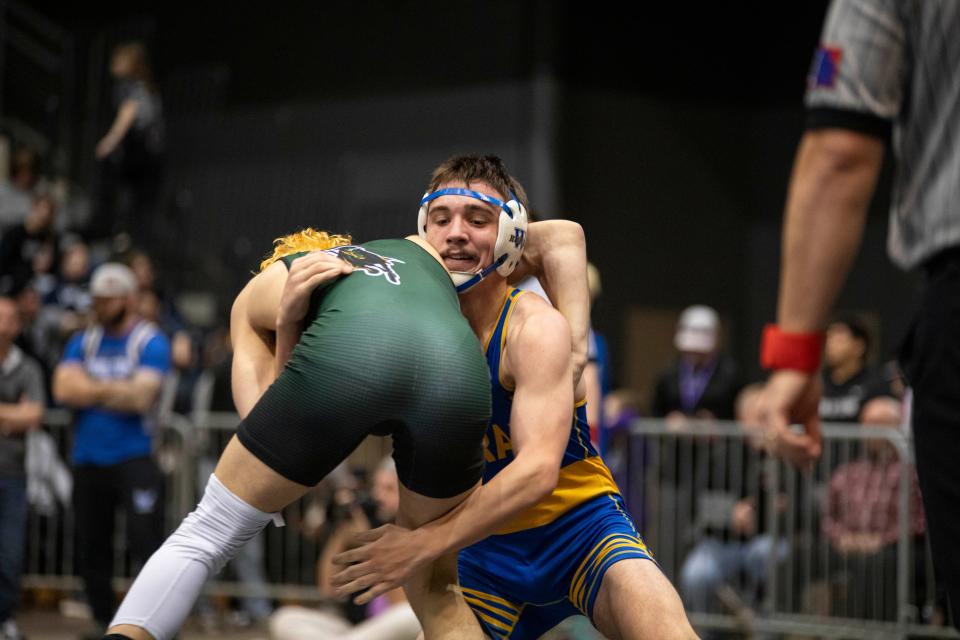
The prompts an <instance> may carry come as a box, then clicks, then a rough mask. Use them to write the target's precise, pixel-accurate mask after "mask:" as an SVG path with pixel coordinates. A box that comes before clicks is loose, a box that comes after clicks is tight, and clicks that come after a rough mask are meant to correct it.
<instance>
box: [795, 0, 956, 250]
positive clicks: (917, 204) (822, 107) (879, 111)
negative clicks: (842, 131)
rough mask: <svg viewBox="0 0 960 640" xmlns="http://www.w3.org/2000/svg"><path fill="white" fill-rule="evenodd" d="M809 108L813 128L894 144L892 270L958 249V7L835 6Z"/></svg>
mask: <svg viewBox="0 0 960 640" xmlns="http://www.w3.org/2000/svg"><path fill="white" fill-rule="evenodd" d="M806 104H807V108H808V113H809V118H808V127H810V128H821V127H841V128H848V129H853V130H856V131H861V132H864V133H867V134H873V135H877V136H880V137H884V138H887V137H891V136H892V137H891V142H892V149H893V152H894V156H895V158H896V171H895V178H894V180H895V182H894V188H893V194H892V199H891V212H890V235H889V239H888V249H889V252H890V257H891V258H892V259H893V261H894V262H896V263H897V264H899V265H900V266H902V267H904V268H910V267H913V266H915V265H917V264H919V263H921V262H923V261H924V260H926V259H927V258H930V257H931V256H933V255H934V254H936V253H937V252H939V251H941V250H943V249H945V248H948V247H953V246H958V245H960V0H834V2H833V3H832V4H831V6H830V10H829V12H828V13H827V20H826V23H825V25H824V29H823V34H822V36H821V42H820V47H819V48H818V49H817V52H816V54H815V56H814V61H813V65H812V68H811V71H810V77H809V82H808V88H807V96H806Z"/></svg>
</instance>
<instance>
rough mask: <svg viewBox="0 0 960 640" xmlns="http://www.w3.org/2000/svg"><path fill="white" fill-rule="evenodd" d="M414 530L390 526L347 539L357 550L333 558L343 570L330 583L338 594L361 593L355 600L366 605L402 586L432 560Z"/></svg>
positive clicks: (423, 542)
mask: <svg viewBox="0 0 960 640" xmlns="http://www.w3.org/2000/svg"><path fill="white" fill-rule="evenodd" d="M423 535H424V534H423V533H422V532H420V531H419V530H417V529H413V530H411V529H404V528H403V527H398V526H396V525H393V524H388V525H384V526H382V527H379V528H377V529H371V530H369V531H363V532H361V533H357V534H354V535H353V536H351V537H350V539H349V544H350V545H351V546H353V545H357V546H356V548H354V549H350V550H349V551H344V552H343V553H340V554H337V555H335V556H334V557H333V563H334V564H336V565H341V566H342V567H343V569H342V570H341V571H340V572H339V573H337V574H336V575H334V576H333V579H332V580H331V581H330V582H331V584H332V585H333V586H334V588H336V590H337V595H340V596H345V595H348V594H351V593H356V592H358V591H363V593H361V594H360V595H359V596H357V597H356V598H354V602H355V603H357V604H361V605H362V604H367V603H368V602H370V601H371V600H373V599H374V598H376V597H377V596H379V595H381V594H383V593H386V592H388V591H391V590H393V589H396V588H397V587H401V586H403V584H404V583H405V582H407V581H408V580H409V579H410V578H411V577H412V576H413V574H414V573H416V571H417V570H418V569H419V568H420V567H421V566H423V565H424V564H425V563H427V562H430V561H432V560H434V557H432V556H431V554H430V553H429V551H427V549H428V548H429V545H428V544H425V542H426V541H425V540H423V539H422V538H423Z"/></svg>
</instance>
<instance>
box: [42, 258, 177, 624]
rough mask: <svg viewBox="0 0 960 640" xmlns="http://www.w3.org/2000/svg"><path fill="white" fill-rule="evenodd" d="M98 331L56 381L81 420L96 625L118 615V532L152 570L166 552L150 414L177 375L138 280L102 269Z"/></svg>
mask: <svg viewBox="0 0 960 640" xmlns="http://www.w3.org/2000/svg"><path fill="white" fill-rule="evenodd" d="M90 293H91V295H92V296H93V309H94V316H95V319H96V323H95V324H93V325H92V326H91V327H90V328H88V329H87V330H85V331H83V332H80V333H78V334H77V335H75V336H73V338H71V339H70V341H69V342H68V343H67V347H66V349H65V351H64V354H63V359H62V360H61V361H60V363H59V364H58V365H57V368H56V370H55V371H54V376H53V396H54V398H55V400H56V401H57V402H58V403H60V404H62V405H66V406H68V407H70V408H72V409H74V410H75V412H76V413H75V421H74V429H75V433H74V446H73V454H72V455H73V464H74V509H75V512H76V518H77V532H78V541H79V546H78V548H79V550H80V558H79V559H80V574H81V576H82V578H83V580H84V586H85V588H86V593H87V599H88V601H89V602H90V606H91V608H92V609H93V615H94V619H95V620H96V621H97V623H98V625H100V626H101V627H103V628H104V629H105V628H106V625H107V623H109V621H110V619H111V617H112V616H113V611H114V605H115V600H114V594H113V589H112V587H111V584H110V581H111V578H112V576H113V557H114V549H113V529H114V522H113V519H114V513H115V511H116V509H117V507H120V508H122V509H123V510H124V511H125V513H126V522H127V547H128V548H129V550H130V551H131V552H132V554H133V556H134V558H135V560H136V561H141V562H142V561H145V560H146V559H147V558H148V557H150V555H151V554H152V553H153V552H154V551H155V550H156V548H157V547H158V546H159V545H160V543H161V542H162V531H163V477H162V475H161V473H160V470H159V469H158V468H157V466H156V464H155V463H154V461H153V459H152V458H151V457H150V452H151V446H152V437H151V411H152V410H153V408H154V405H155V404H156V401H157V398H158V396H159V393H160V388H161V386H162V383H163V377H164V375H166V373H167V372H168V371H169V370H170V342H169V341H168V340H167V338H166V336H164V335H163V333H162V332H161V331H160V330H159V329H158V328H157V326H156V325H154V324H152V323H150V322H146V321H144V320H143V319H141V318H140V317H139V316H138V315H137V313H136V309H137V284H136V279H135V277H134V275H133V272H132V271H130V269H129V268H128V267H127V266H125V265H122V264H119V263H107V264H104V265H102V266H100V267H99V268H98V269H97V270H96V271H95V272H94V273H93V276H92V278H91V280H90Z"/></svg>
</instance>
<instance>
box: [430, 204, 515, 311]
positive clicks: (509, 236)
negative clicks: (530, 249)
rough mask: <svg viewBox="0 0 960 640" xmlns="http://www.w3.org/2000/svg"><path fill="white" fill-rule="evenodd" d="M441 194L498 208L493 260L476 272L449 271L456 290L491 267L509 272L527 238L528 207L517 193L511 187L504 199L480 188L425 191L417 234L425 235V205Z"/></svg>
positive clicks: (475, 280) (483, 275)
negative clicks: (498, 223)
mask: <svg viewBox="0 0 960 640" xmlns="http://www.w3.org/2000/svg"><path fill="white" fill-rule="evenodd" d="M440 196H467V197H468V198H476V199H477V200H480V201H482V202H487V203H489V204H492V205H495V206H497V207H499V208H500V227H499V230H498V232H497V243H496V244H495V245H494V247H493V263H492V264H490V265H489V266H487V267H484V268H483V269H481V270H480V271H478V272H476V273H467V272H463V271H451V272H450V277H451V278H452V279H453V284H454V285H456V287H457V293H463V292H464V291H466V290H468V289H470V288H471V287H473V286H474V285H476V284H477V283H479V282H480V281H481V280H483V279H484V278H486V277H487V276H488V275H490V274H491V273H493V271H494V269H496V271H497V273H499V274H500V275H501V276H503V277H507V276H508V275H510V274H511V273H512V272H513V270H514V269H515V268H516V267H517V265H518V264H520V256H521V254H523V245H524V244H526V241H527V210H526V209H524V208H523V205H522V204H521V203H520V200H519V199H517V196H516V195H515V194H514V193H513V192H512V191H511V192H510V200H508V201H507V202H503V201H501V200H498V199H496V198H494V197H491V196H488V195H486V194H485V193H480V192H479V191H472V190H470V189H461V188H457V187H452V188H449V189H439V190H437V191H434V192H433V193H425V194H423V198H422V199H421V200H420V214H419V216H418V218H417V228H418V229H419V232H420V237H421V238H423V239H424V240H426V239H427V209H428V208H429V205H430V201H431V200H435V199H436V198H439V197H440Z"/></svg>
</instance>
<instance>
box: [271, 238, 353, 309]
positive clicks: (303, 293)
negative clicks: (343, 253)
mask: <svg viewBox="0 0 960 640" xmlns="http://www.w3.org/2000/svg"><path fill="white" fill-rule="evenodd" d="M352 271H353V267H352V266H350V265H349V264H347V263H346V262H344V261H343V260H341V259H340V258H336V257H334V256H332V255H330V254H329V253H326V252H324V251H312V252H310V253H308V254H307V255H305V256H301V257H300V258H297V259H296V260H294V261H293V263H291V265H290V273H289V275H287V281H286V283H285V284H284V285H283V293H282V294H281V296H280V309H279V311H278V312H277V326H280V325H285V324H297V323H299V322H300V321H302V320H303V318H304V316H306V315H307V309H309V308H310V295H311V294H312V293H313V291H314V290H315V289H316V288H317V287H319V286H320V285H322V284H325V283H328V282H331V281H333V280H336V279H337V278H339V277H340V276H341V275H346V274H348V273H350V272H352Z"/></svg>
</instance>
